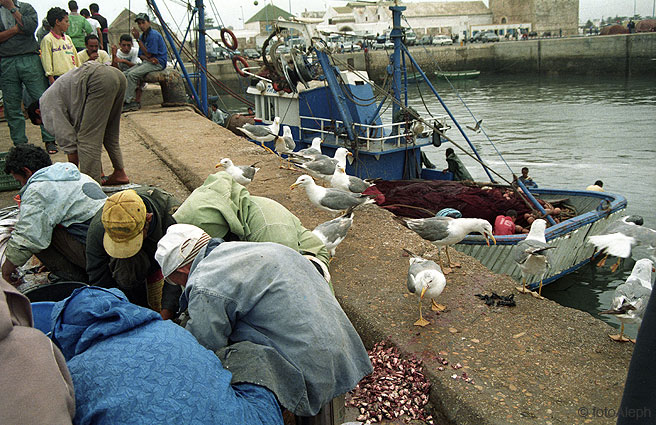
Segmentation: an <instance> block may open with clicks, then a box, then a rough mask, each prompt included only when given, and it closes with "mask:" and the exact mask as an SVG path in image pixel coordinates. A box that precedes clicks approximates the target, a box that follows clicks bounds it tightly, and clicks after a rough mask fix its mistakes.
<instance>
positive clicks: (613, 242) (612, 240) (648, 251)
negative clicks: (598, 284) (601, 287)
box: [588, 215, 656, 272]
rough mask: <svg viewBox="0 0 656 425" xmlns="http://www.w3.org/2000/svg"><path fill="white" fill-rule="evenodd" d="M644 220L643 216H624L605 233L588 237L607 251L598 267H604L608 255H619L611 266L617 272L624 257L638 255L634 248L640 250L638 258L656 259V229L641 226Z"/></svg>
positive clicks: (590, 241)
mask: <svg viewBox="0 0 656 425" xmlns="http://www.w3.org/2000/svg"><path fill="white" fill-rule="evenodd" d="M642 221H643V220H642V217H640V216H636V215H631V216H626V217H622V219H621V220H618V221H616V222H614V223H612V224H611V225H610V226H608V228H607V229H606V231H605V232H604V233H603V234H600V235H596V236H590V237H589V238H588V243H591V244H593V245H594V246H595V247H596V248H597V249H598V250H599V251H605V253H606V255H604V258H602V259H601V261H599V263H597V266H598V267H603V266H604V265H605V264H606V259H607V258H608V256H609V255H612V256H614V257H618V258H617V262H616V263H615V264H613V265H612V266H611V267H610V269H611V271H613V272H615V271H616V270H617V268H618V267H619V265H620V260H621V259H622V258H629V257H631V256H633V257H634V258H635V257H636V254H635V253H634V252H633V251H634V250H637V251H640V253H639V254H638V255H639V256H638V259H640V258H641V257H642V258H651V260H652V261H656V230H653V229H650V228H648V227H643V226H641V225H640V224H641V223H642Z"/></svg>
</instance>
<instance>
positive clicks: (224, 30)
mask: <svg viewBox="0 0 656 425" xmlns="http://www.w3.org/2000/svg"><path fill="white" fill-rule="evenodd" d="M226 34H229V35H230V39H231V40H232V43H228V41H227V40H226ZM221 41H223V44H225V45H226V47H227V48H228V49H230V50H235V49H237V37H235V33H234V32H232V31H231V30H229V29H228V28H221Z"/></svg>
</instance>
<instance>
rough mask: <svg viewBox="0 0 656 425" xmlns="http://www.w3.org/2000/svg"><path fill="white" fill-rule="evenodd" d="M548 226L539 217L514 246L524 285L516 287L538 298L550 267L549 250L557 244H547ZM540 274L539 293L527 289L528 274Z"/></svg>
mask: <svg viewBox="0 0 656 425" xmlns="http://www.w3.org/2000/svg"><path fill="white" fill-rule="evenodd" d="M546 228H547V222H546V221H544V220H543V219H541V218H539V219H537V220H535V221H534V222H533V224H531V230H530V231H529V232H528V235H526V239H524V240H523V241H520V242H519V243H518V244H517V245H515V246H514V247H513V259H514V260H515V263H517V265H518V266H519V269H520V270H521V272H522V286H521V287H517V288H516V289H517V290H518V291H519V292H521V293H522V294H526V293H530V294H531V295H533V296H534V297H536V298H540V299H543V297H542V279H543V278H544V275H545V274H546V273H547V269H548V268H549V263H550V258H549V252H548V250H550V249H553V248H555V246H549V245H547V240H546V239H545V237H544V231H545V229H546ZM535 275H539V276H540V288H539V289H538V292H537V294H536V293H535V292H533V291H531V290H529V289H526V279H527V278H528V276H535Z"/></svg>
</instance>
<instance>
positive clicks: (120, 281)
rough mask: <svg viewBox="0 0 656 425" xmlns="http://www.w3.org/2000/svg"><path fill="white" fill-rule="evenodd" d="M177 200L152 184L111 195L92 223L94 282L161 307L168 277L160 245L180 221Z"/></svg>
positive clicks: (89, 270) (90, 252) (133, 299)
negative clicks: (175, 215) (158, 252)
mask: <svg viewBox="0 0 656 425" xmlns="http://www.w3.org/2000/svg"><path fill="white" fill-rule="evenodd" d="M178 205H179V203H178V201H177V200H176V199H175V198H173V196H171V195H169V194H168V193H166V192H164V191H162V190H160V189H157V188H152V187H141V188H137V189H136V191H135V190H124V191H122V192H118V193H115V194H114V195H112V196H110V197H109V198H108V199H107V203H106V204H105V206H104V208H103V209H102V211H98V213H97V214H96V216H95V217H94V218H93V220H91V225H90V227H89V234H88V238H87V252H86V254H87V273H88V274H89V282H90V283H91V284H93V285H97V286H101V287H103V288H119V289H120V290H121V291H123V292H124V293H125V294H126V296H127V298H128V300H130V301H131V302H133V303H135V304H137V305H140V306H142V307H150V308H152V309H153V310H155V311H157V312H159V311H160V310H161V301H162V287H163V285H164V278H163V276H162V272H161V271H160V268H159V265H158V264H157V261H155V250H156V249H157V242H158V241H159V240H160V238H161V237H162V236H164V234H165V233H166V229H168V227H169V226H171V225H172V224H174V223H175V220H174V219H173V216H172V214H173V212H174V211H175V209H176V208H177V206H178Z"/></svg>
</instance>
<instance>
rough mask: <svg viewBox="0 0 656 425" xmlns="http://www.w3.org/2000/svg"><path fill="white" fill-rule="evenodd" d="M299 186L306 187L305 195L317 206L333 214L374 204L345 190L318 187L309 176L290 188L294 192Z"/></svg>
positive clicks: (366, 197) (304, 176) (305, 175)
mask: <svg viewBox="0 0 656 425" xmlns="http://www.w3.org/2000/svg"><path fill="white" fill-rule="evenodd" d="M297 186H303V187H305V193H307V196H308V198H309V199H310V202H312V203H313V204H314V205H315V206H317V207H319V208H321V209H322V210H325V211H329V212H332V213H336V212H339V211H344V210H348V209H349V208H351V207H357V206H359V205H362V204H369V203H372V202H374V200H373V199H371V198H370V197H368V196H364V195H354V194H352V193H348V192H344V191H343V190H338V189H332V188H325V187H321V186H318V185H317V184H316V183H315V182H314V180H313V179H312V177H310V176H308V175H307V174H303V175H302V176H300V177H299V178H298V179H296V182H295V183H294V184H293V185H291V186H290V187H289V188H290V189H292V190H293V189H294V188H295V187H297Z"/></svg>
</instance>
